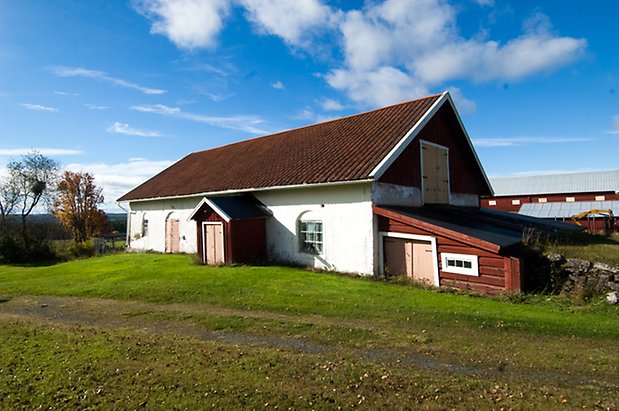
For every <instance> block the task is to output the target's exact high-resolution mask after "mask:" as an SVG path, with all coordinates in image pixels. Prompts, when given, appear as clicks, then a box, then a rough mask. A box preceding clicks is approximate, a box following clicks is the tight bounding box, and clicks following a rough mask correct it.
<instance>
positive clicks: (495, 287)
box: [378, 216, 520, 294]
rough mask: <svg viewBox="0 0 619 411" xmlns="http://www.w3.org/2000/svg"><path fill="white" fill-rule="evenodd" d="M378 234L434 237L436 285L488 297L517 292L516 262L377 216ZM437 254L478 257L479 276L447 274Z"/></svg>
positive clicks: (518, 272) (518, 279)
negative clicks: (471, 291)
mask: <svg viewBox="0 0 619 411" xmlns="http://www.w3.org/2000/svg"><path fill="white" fill-rule="evenodd" d="M378 218H379V220H378V227H379V229H380V231H388V232H397V233H405V234H416V235H425V236H432V237H434V238H436V243H437V248H438V253H439V255H438V259H439V261H438V264H439V276H440V284H441V285H442V286H448V287H453V288H460V289H467V290H473V291H477V292H482V293H488V294H498V293H500V292H506V291H518V290H520V260H519V259H517V258H512V257H509V256H503V255H499V254H496V253H493V252H490V251H487V250H482V249H480V248H478V247H475V246H474V245H471V244H467V243H465V242H462V241H458V240H455V239H453V238H449V237H447V236H443V235H438V234H436V233H432V232H429V231H426V230H423V229H421V228H419V227H413V226H410V225H406V224H403V223H401V222H399V221H395V220H393V219H391V218H387V217H384V216H378ZM441 253H454V254H468V255H477V256H478V258H479V259H478V266H479V276H469V275H463V274H454V273H447V272H444V271H443V270H442V267H441V257H440V254H441Z"/></svg>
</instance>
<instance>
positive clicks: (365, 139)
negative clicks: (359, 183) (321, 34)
mask: <svg viewBox="0 0 619 411" xmlns="http://www.w3.org/2000/svg"><path fill="white" fill-rule="evenodd" d="M440 97H441V95H440V94H438V95H434V96H430V97H425V98H422V99H418V100H413V101H408V102H405V103H400V104H396V105H393V106H389V107H384V108H381V109H377V110H373V111H369V112H366V113H361V114H356V115H353V116H349V117H343V118H340V119H336V120H331V121H327V122H324V123H318V124H314V125H311V126H306V127H302V128H298V129H294V130H288V131H283V132H280V133H276V134H271V135H268V136H264V137H259V138H254V139H251V140H245V141H241V142H238V143H234V144H229V145H226V146H222V147H217V148H213V149H210V150H205V151H199V152H195V153H191V154H189V155H188V156H186V157H184V158H183V159H181V160H179V161H178V162H176V163H175V164H173V165H171V166H170V167H168V168H167V169H165V170H163V171H162V172H161V173H159V174H157V175H156V176H154V177H153V178H151V179H149V180H147V181H146V182H144V183H143V184H141V185H139V186H138V187H136V188H134V189H133V190H131V191H130V192H128V193H127V194H125V195H124V196H122V197H121V198H119V201H127V200H138V199H147V198H158V197H172V196H180V195H191V194H199V193H212V192H219V191H227V190H246V189H256V188H258V189H259V188H268V187H277V186H289V185H299V184H316V183H328V182H343V181H355V180H364V179H368V178H370V173H371V171H372V170H373V169H374V168H375V167H376V166H377V165H378V164H379V163H380V162H381V160H383V159H384V158H385V157H386V156H387V154H389V152H390V151H391V150H392V149H393V147H394V146H395V145H396V144H397V143H398V142H399V141H400V140H401V139H402V138H403V137H404V135H405V134H406V133H407V132H408V131H409V130H410V129H411V128H413V126H414V125H415V124H416V123H417V122H418V121H419V120H420V119H421V118H422V117H423V115H424V114H425V113H426V112H427V111H428V110H429V109H430V107H432V105H433V104H434V103H435V102H436V101H437V100H438V99H439V98H440Z"/></svg>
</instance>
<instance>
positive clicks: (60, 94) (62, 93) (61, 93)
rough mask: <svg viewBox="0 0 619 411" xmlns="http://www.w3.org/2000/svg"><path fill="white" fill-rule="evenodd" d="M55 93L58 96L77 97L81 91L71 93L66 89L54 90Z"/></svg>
mask: <svg viewBox="0 0 619 411" xmlns="http://www.w3.org/2000/svg"><path fill="white" fill-rule="evenodd" d="M54 94H55V95H57V96H66V97H77V96H79V95H80V93H69V92H66V91H54Z"/></svg>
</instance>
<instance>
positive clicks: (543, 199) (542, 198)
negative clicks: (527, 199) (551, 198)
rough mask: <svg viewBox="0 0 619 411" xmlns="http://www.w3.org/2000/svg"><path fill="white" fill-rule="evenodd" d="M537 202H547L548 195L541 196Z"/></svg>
mask: <svg viewBox="0 0 619 411" xmlns="http://www.w3.org/2000/svg"><path fill="white" fill-rule="evenodd" d="M537 202H538V203H547V202H548V199H547V198H546V197H540V198H538V199H537Z"/></svg>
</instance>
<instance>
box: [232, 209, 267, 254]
mask: <svg viewBox="0 0 619 411" xmlns="http://www.w3.org/2000/svg"><path fill="white" fill-rule="evenodd" d="M230 241H231V243H232V246H231V250H232V255H231V260H232V261H235V262H240V263H256V262H263V261H264V260H265V259H266V222H265V219H264V218H256V219H248V220H237V221H232V222H231V227H230Z"/></svg>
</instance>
